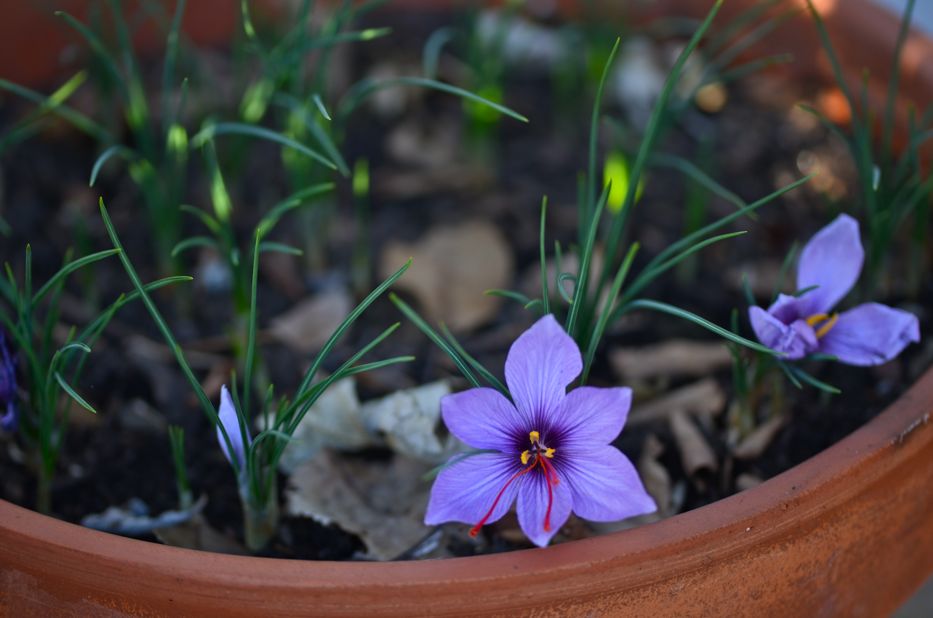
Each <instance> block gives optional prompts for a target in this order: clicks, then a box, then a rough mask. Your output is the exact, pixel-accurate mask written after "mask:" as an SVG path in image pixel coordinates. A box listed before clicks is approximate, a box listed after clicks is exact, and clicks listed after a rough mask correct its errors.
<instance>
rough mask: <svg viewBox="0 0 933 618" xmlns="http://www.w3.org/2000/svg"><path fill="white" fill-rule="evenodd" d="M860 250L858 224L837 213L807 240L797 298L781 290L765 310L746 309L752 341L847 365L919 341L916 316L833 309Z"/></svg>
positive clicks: (872, 360)
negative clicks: (837, 310) (753, 332)
mask: <svg viewBox="0 0 933 618" xmlns="http://www.w3.org/2000/svg"><path fill="white" fill-rule="evenodd" d="M864 255H865V254H864V251H863V250H862V243H861V240H860V239H859V227H858V222H856V220H855V219H853V218H852V217H850V216H848V215H839V217H837V218H836V220H835V221H833V222H832V223H830V224H829V225H827V226H826V227H824V228H823V229H822V230H820V231H819V232H817V233H816V235H815V236H814V237H813V238H811V239H810V242H808V243H807V245H806V247H804V249H803V251H802V252H801V254H800V262H799V264H798V266H797V289H798V290H800V292H802V293H798V295H797V296H788V295H786V294H781V295H780V296H778V299H777V300H776V301H775V302H774V304H773V305H771V306H770V307H768V310H767V311H765V310H764V309H762V308H761V307H751V308H749V311H748V316H749V319H750V320H751V323H752V328H753V329H754V330H755V334H756V335H757V336H758V340H759V341H761V343H763V344H764V345H766V346H768V347H769V348H771V349H772V350H775V351H776V352H780V353H782V354H783V357H782V358H784V359H786V360H796V359H800V358H803V357H805V356H809V355H810V354H814V353H816V352H819V353H822V354H829V355H832V356H835V357H836V358H837V359H838V360H839V361H840V362H842V363H846V364H849V365H863V366H867V365H880V364H881V363H885V362H887V361H889V360H891V359H892V358H894V357H895V356H897V355H898V354H900V353H901V350H903V349H904V348H905V347H906V346H907V344H909V343H911V342H917V341H920V326H919V323H918V321H917V317H916V316H915V315H913V314H911V313H908V312H906V311H901V310H900V309H894V308H892V307H888V306H886V305H881V304H879V303H865V304H863V305H859V306H857V307H855V308H853V309H849V310H848V311H844V312H842V313H834V312H833V308H834V307H835V306H836V304H837V303H838V302H839V301H840V300H842V299H843V298H844V297H845V295H846V294H848V293H849V290H851V289H852V287H853V286H854V285H855V282H856V281H857V280H858V276H859V274H860V273H861V271H862V262H863V260H864Z"/></svg>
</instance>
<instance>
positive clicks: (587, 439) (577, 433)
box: [543, 386, 632, 449]
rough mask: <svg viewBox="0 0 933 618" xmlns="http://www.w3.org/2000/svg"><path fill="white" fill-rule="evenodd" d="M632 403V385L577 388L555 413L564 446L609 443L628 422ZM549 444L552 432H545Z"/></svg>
mask: <svg viewBox="0 0 933 618" xmlns="http://www.w3.org/2000/svg"><path fill="white" fill-rule="evenodd" d="M631 406H632V389H630V388H595V387H592V386H580V387H578V388H575V389H573V390H572V391H570V392H569V393H567V396H566V397H565V398H564V400H563V401H562V402H561V403H560V407H559V408H558V411H557V412H556V413H555V414H554V417H553V418H554V422H555V427H554V429H555V430H556V431H557V432H559V433H560V434H561V440H560V444H561V448H574V449H575V448H581V447H582V448H587V449H588V448H591V447H592V446H593V445H600V444H609V443H610V442H612V441H613V440H615V439H616V436H618V435H619V433H620V432H621V431H622V427H623V426H624V425H625V419H626V418H628V412H629V409H630V408H631ZM543 437H544V442H545V444H547V443H548V436H546V435H545V436H543Z"/></svg>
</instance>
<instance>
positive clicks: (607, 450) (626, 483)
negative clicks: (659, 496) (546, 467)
mask: <svg viewBox="0 0 933 618" xmlns="http://www.w3.org/2000/svg"><path fill="white" fill-rule="evenodd" d="M560 473H561V480H562V481H565V482H566V483H567V485H568V486H569V487H570V491H571V494H572V496H573V512H574V513H576V514H577V515H579V516H580V517H582V518H584V519H589V520H592V521H619V520H622V519H626V518H629V517H634V516H636V515H644V514H645V513H653V512H654V511H656V510H657V506H656V505H655V503H654V500H653V499H652V498H651V496H650V495H648V492H647V491H645V486H644V485H643V484H642V482H641V479H640V478H639V477H638V472H637V471H636V470H635V466H633V465H632V462H631V461H629V459H628V457H626V456H625V455H623V454H622V452H621V451H619V449H617V448H615V447H613V446H608V445H607V446H598V447H595V448H593V449H591V450H590V451H589V452H586V453H580V454H576V453H575V454H574V457H573V458H571V459H569V460H567V461H566V462H564V461H562V462H561V466H560Z"/></svg>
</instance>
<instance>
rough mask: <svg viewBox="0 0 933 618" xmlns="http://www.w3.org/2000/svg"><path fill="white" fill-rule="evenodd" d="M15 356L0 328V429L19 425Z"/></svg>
mask: <svg viewBox="0 0 933 618" xmlns="http://www.w3.org/2000/svg"><path fill="white" fill-rule="evenodd" d="M16 396H17V386H16V357H15V356H13V354H11V353H10V348H9V347H8V346H7V339H6V333H5V332H3V331H2V330H0V430H2V431H8V432H13V431H16V428H17V426H18V425H19V408H18V407H17V405H16Z"/></svg>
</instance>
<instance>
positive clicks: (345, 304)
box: [269, 287, 353, 354]
mask: <svg viewBox="0 0 933 618" xmlns="http://www.w3.org/2000/svg"><path fill="white" fill-rule="evenodd" d="M351 309H353V299H352V298H350V293H349V292H347V290H346V289H344V288H340V287H335V288H332V289H330V290H328V291H326V292H323V293H321V294H316V295H314V296H312V297H310V298H306V299H305V300H303V301H301V302H300V303H298V304H297V305H295V307H293V308H292V309H291V310H289V311H287V312H286V313H283V314H282V315H280V316H278V317H277V318H275V319H274V320H272V324H271V325H270V327H269V331H270V334H271V335H272V336H273V337H274V338H275V339H277V340H278V341H280V342H281V343H284V344H285V345H287V346H288V347H290V348H292V349H293V350H295V351H296V352H300V353H302V354H307V353H310V352H315V351H317V350H318V349H320V347H321V346H322V345H324V343H325V342H326V341H327V338H328V337H330V335H331V333H333V332H334V330H336V329H337V327H338V326H340V323H341V322H343V320H344V319H345V318H346V317H347V314H348V313H350V310H351Z"/></svg>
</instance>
